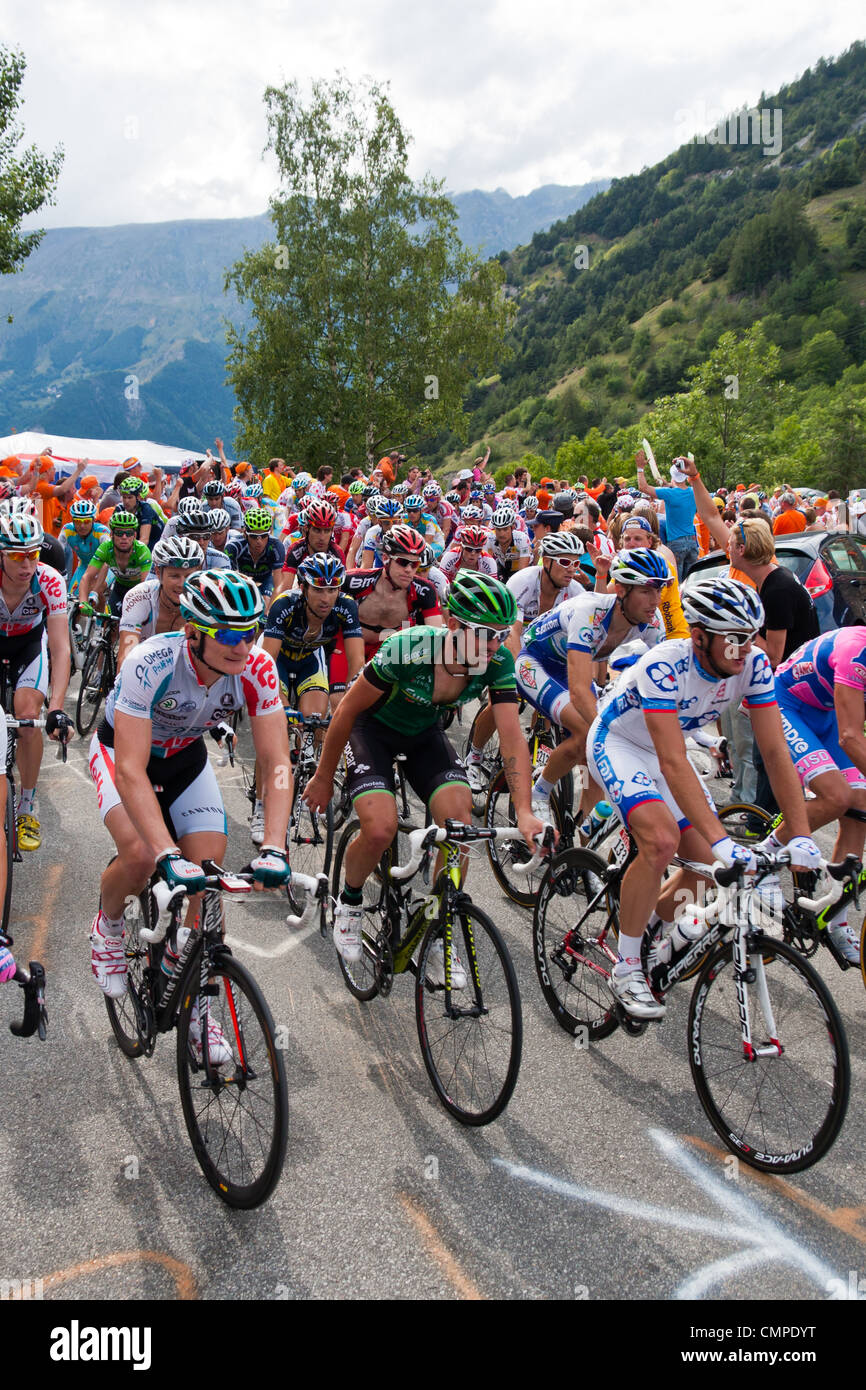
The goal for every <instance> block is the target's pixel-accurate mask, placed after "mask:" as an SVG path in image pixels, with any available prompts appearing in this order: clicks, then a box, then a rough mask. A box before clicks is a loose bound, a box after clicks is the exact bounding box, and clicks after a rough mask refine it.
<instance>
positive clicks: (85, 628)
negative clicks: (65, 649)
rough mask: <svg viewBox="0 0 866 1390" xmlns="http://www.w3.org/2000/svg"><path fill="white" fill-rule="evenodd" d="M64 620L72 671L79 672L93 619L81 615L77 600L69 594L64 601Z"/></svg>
mask: <svg viewBox="0 0 866 1390" xmlns="http://www.w3.org/2000/svg"><path fill="white" fill-rule="evenodd" d="M66 619H67V622H68V624H69V651H70V653H71V656H72V669H73V671H80V670H81V668H82V666H83V665H84V657H85V655H86V652H87V646H88V643H89V641H90V633H91V630H92V628H93V619H92V618H84V617H82V615H81V611H80V607H79V602H78V598H77V597H76V596H75V595H74V594H70V595H69V597H68V599H67V601H66Z"/></svg>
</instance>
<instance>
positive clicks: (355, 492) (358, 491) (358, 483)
mask: <svg viewBox="0 0 866 1390" xmlns="http://www.w3.org/2000/svg"><path fill="white" fill-rule="evenodd" d="M366 486H367V484H366V483H365V482H364V481H363V480H362V479H361V478H356V479H355V481H354V482H353V483H350V484H349V496H350V497H360V496H361V495H362V493H363V492H364V490H365V489H366Z"/></svg>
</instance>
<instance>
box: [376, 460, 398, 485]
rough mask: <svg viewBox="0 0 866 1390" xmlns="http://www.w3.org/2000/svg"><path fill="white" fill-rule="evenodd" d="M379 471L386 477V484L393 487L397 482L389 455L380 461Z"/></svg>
mask: <svg viewBox="0 0 866 1390" xmlns="http://www.w3.org/2000/svg"><path fill="white" fill-rule="evenodd" d="M379 470H380V472H381V473H382V474H383V475H384V478H385V482H386V483H387V484H388V486H389V487H393V486H394V483H395V482H396V481H397V480H396V478H395V477H394V465H393V463H392V462H391V460H390V458H389V457H388V455H387V454H386V455H385V457H384V458H383V459H380V460H379Z"/></svg>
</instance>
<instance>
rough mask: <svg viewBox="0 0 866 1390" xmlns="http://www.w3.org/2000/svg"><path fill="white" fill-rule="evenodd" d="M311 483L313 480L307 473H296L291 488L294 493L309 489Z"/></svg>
mask: <svg viewBox="0 0 866 1390" xmlns="http://www.w3.org/2000/svg"><path fill="white" fill-rule="evenodd" d="M312 481H313V479H312V477H311V475H310V474H309V473H296V474H295V476H294V478H293V479H292V487H293V488H294V489H295V492H297V491H298V488H305V487H309V486H310V483H311V482H312Z"/></svg>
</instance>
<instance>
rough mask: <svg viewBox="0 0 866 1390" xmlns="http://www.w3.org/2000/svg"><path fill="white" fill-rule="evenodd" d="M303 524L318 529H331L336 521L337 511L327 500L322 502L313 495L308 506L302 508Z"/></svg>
mask: <svg viewBox="0 0 866 1390" xmlns="http://www.w3.org/2000/svg"><path fill="white" fill-rule="evenodd" d="M303 515H304V525H305V526H314V527H315V528H316V530H319V531H332V530H333V529H334V526H335V524H336V521H337V513H336V512H335V511H334V508H333V507H332V506H330V504H329V503H328V502H322V501H320V500H319V498H317V497H314V498H313V500H312V501H311V503H310V505H309V506H308V507H305V508H304V514H303Z"/></svg>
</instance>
